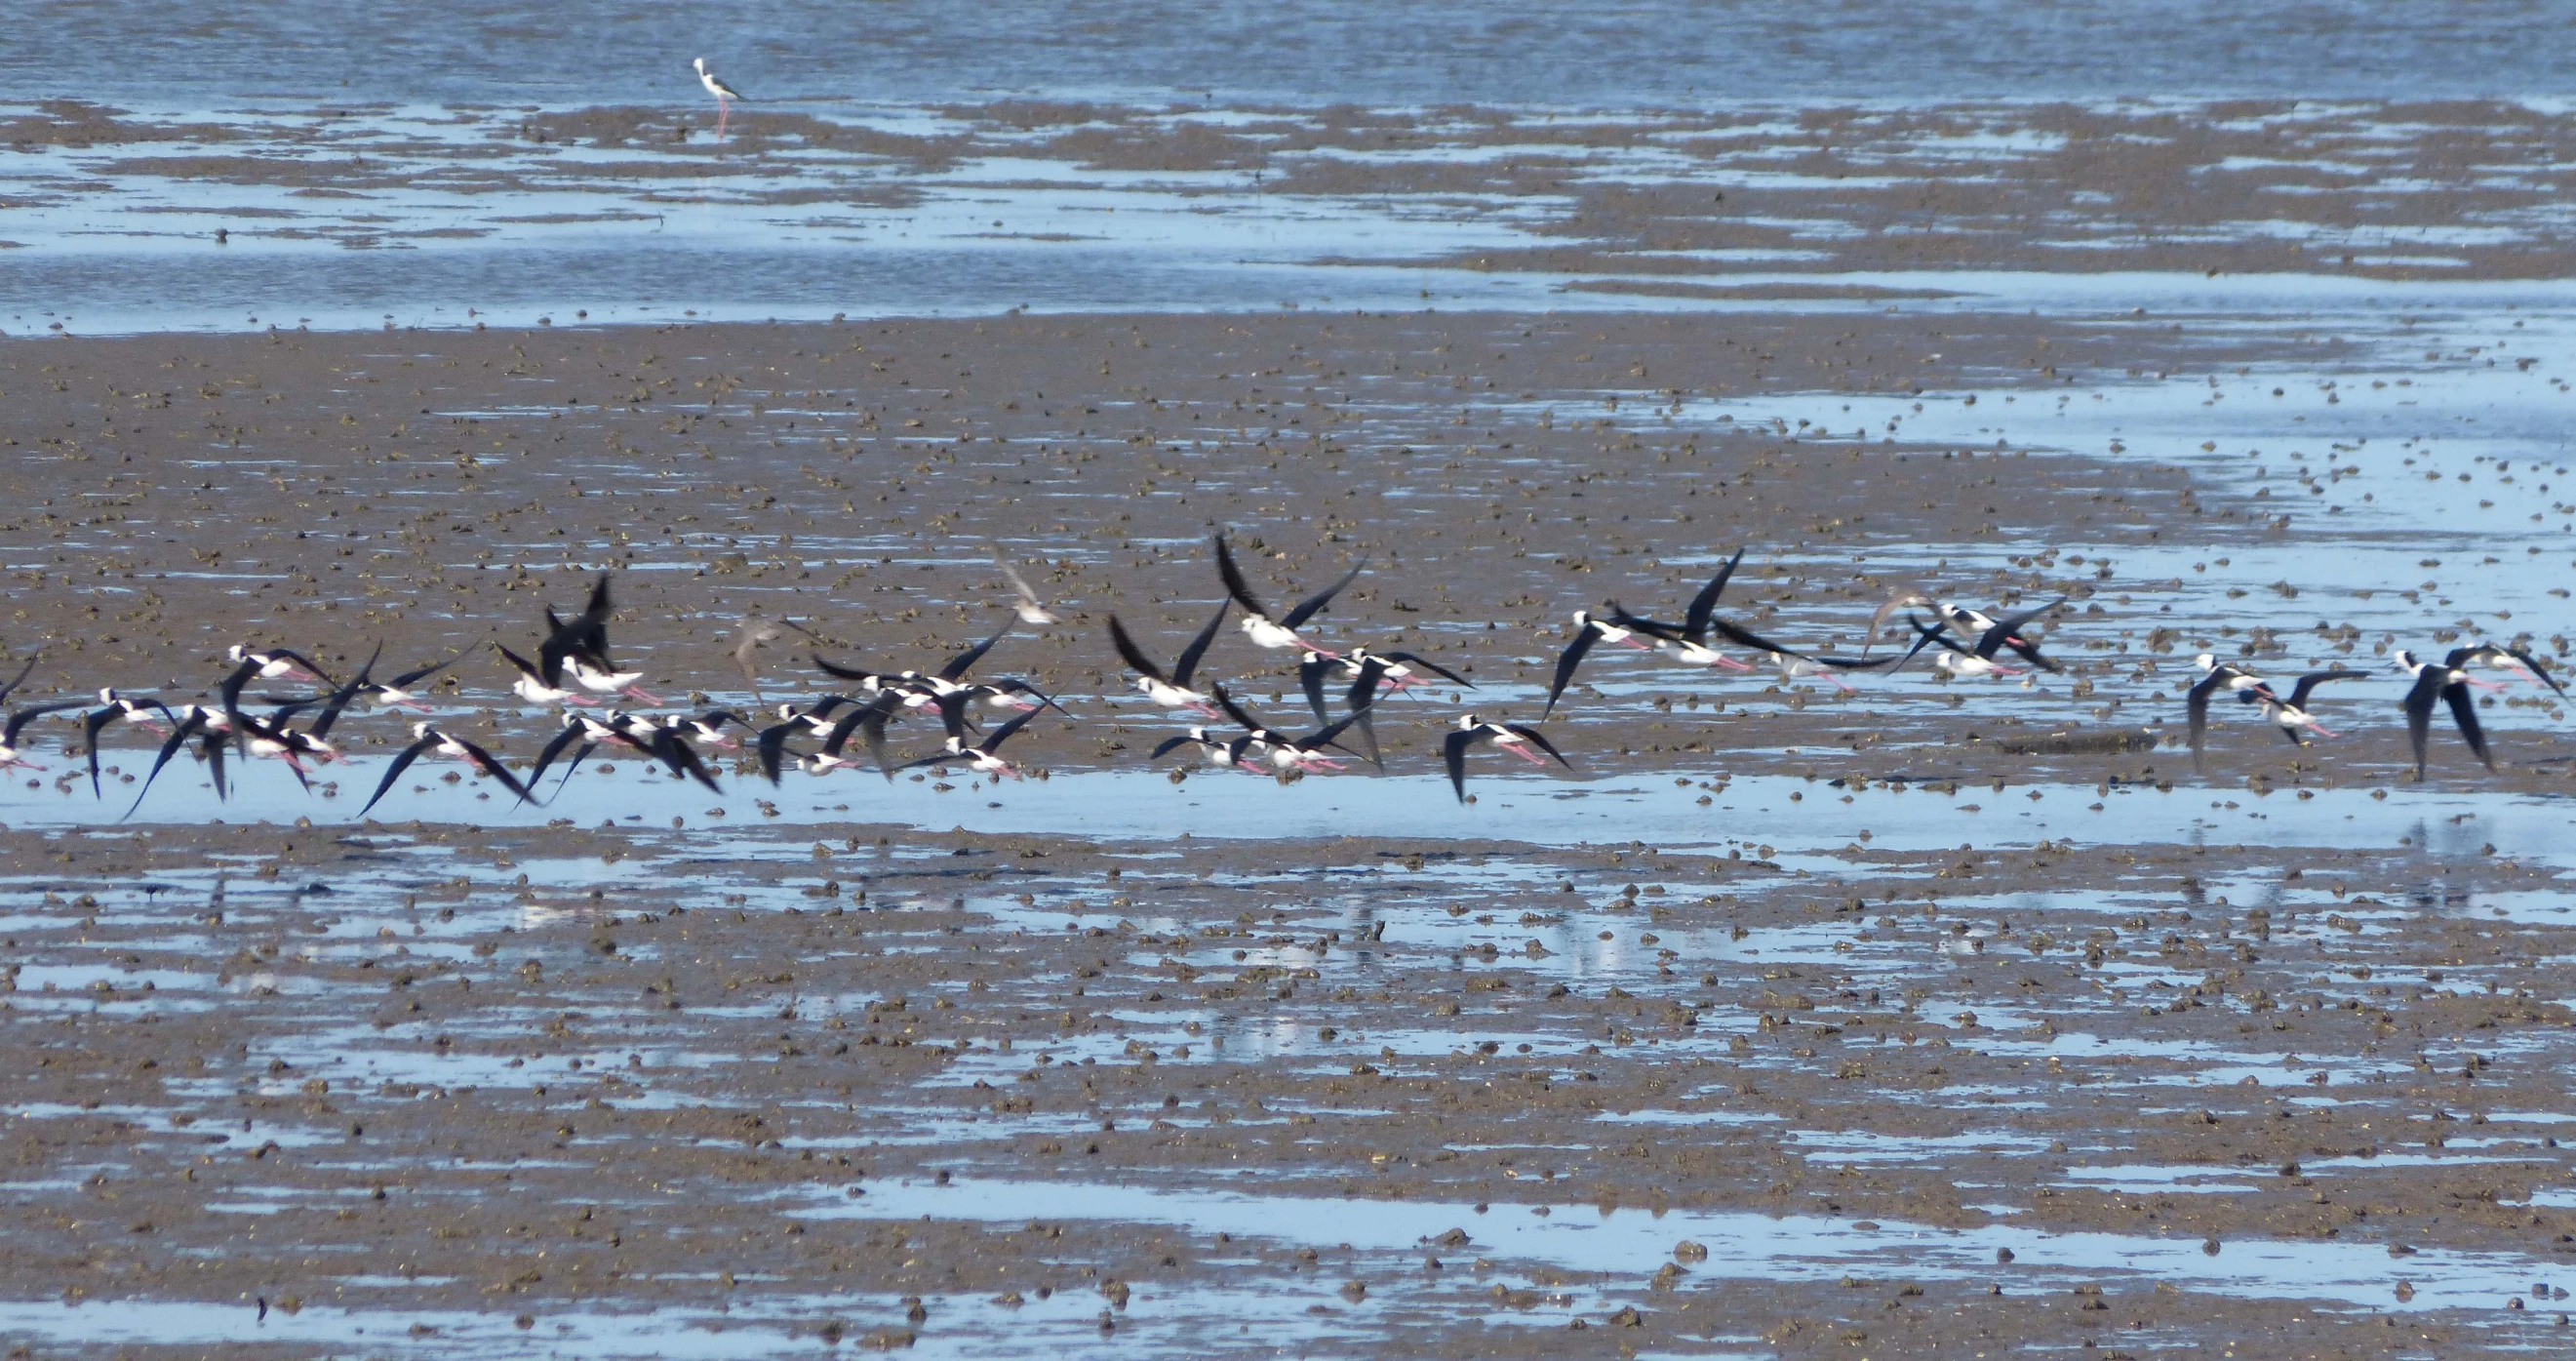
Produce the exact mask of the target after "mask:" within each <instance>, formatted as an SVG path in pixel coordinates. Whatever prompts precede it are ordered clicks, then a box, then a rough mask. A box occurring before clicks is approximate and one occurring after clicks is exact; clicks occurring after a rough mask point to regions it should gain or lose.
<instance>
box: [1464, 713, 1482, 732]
mask: <svg viewBox="0 0 2576 1361" xmlns="http://www.w3.org/2000/svg"><path fill="white" fill-rule="evenodd" d="M1483 724H1484V720H1483V719H1481V718H1478V717H1476V716H1475V715H1474V714H1460V715H1458V727H1459V728H1460V729H1461V730H1462V731H1463V730H1469V729H1474V728H1478V727H1481V726H1483Z"/></svg>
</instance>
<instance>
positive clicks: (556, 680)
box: [492, 643, 599, 705]
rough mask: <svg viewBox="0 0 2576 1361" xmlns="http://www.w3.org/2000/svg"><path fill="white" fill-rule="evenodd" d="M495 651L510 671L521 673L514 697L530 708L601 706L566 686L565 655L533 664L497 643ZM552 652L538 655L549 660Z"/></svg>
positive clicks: (513, 689)
mask: <svg viewBox="0 0 2576 1361" xmlns="http://www.w3.org/2000/svg"><path fill="white" fill-rule="evenodd" d="M492 650H493V651H495V652H498V653H500V654H501V660H503V661H506V662H508V663H509V664H510V669H511V670H513V671H516V672H518V673H519V678H518V679H517V680H514V681H512V682H510V693H511V694H514V695H517V696H518V697H519V698H521V699H524V700H526V701H527V702H529V703H530V704H566V705H580V704H596V703H598V702H599V701H597V700H595V699H591V698H589V697H588V696H585V695H583V694H582V693H581V692H580V691H578V690H575V689H573V688H572V687H571V686H569V685H566V684H564V674H563V658H562V656H561V654H554V655H553V656H552V657H551V659H550V660H546V661H537V662H532V661H529V660H528V659H527V658H525V657H522V656H520V655H519V654H518V653H515V652H512V651H511V650H510V649H508V648H507V647H504V646H502V645H501V644H499V643H494V644H493V645H492ZM548 652H549V650H548V649H544V648H540V649H538V652H537V655H538V656H539V657H547V656H548Z"/></svg>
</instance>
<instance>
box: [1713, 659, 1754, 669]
mask: <svg viewBox="0 0 2576 1361" xmlns="http://www.w3.org/2000/svg"><path fill="white" fill-rule="evenodd" d="M1716 665H1717V666H1718V668H1719V669H1721V670H1725V671H1750V670H1752V669H1753V668H1752V667H1750V666H1747V665H1745V664H1744V663H1742V662H1739V661H1737V660H1735V659H1734V658H1733V657H1720V658H1718V659H1717V662H1716Z"/></svg>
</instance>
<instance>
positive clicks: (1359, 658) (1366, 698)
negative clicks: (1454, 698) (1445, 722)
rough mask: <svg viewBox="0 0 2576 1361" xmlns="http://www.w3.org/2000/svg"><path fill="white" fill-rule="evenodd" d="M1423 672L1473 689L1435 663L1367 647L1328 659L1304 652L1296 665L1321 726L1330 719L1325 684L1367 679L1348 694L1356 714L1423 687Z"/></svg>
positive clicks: (1302, 685)
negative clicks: (1326, 707) (1326, 710)
mask: <svg viewBox="0 0 2576 1361" xmlns="http://www.w3.org/2000/svg"><path fill="white" fill-rule="evenodd" d="M1424 671H1428V672H1430V673H1431V674H1433V675H1435V676H1438V677H1440V678H1441V679H1443V680H1446V681H1448V682H1449V683H1450V684H1452V685H1458V686H1463V687H1465V688H1467V689H1469V690H1473V689H1475V688H1476V683H1475V682H1474V681H1471V680H1469V679H1467V678H1466V677H1465V676H1461V675H1459V674H1458V673H1457V672H1455V671H1452V670H1450V669H1449V668H1447V667H1445V666H1442V665H1440V664H1439V663H1438V662H1434V661H1428V660H1425V659H1424V658H1421V657H1417V656H1415V655H1414V654H1412V653H1410V652H1392V651H1390V652H1376V651H1372V650H1370V649H1369V648H1367V647H1355V648H1352V649H1351V650H1350V651H1349V652H1347V653H1345V654H1343V655H1342V656H1339V657H1327V656H1325V655H1324V654H1323V653H1320V652H1309V653H1307V654H1306V659H1305V660H1304V661H1302V662H1299V663H1298V664H1297V684H1298V686H1299V687H1300V688H1301V689H1303V690H1304V691H1305V692H1306V703H1307V705H1308V706H1309V707H1310V708H1312V709H1313V710H1314V711H1315V721H1316V722H1318V723H1321V722H1324V721H1325V720H1326V719H1328V718H1330V717H1331V715H1330V714H1327V713H1325V712H1324V687H1325V686H1326V685H1327V684H1330V683H1332V682H1335V681H1349V682H1357V681H1358V680H1359V679H1360V677H1362V676H1367V677H1368V678H1369V683H1368V684H1367V685H1366V686H1360V685H1357V684H1354V685H1353V686H1352V688H1351V691H1350V703H1351V708H1352V710H1353V711H1354V712H1357V711H1358V710H1361V709H1365V708H1367V707H1368V706H1369V705H1370V704H1373V703H1375V702H1377V701H1378V700H1380V699H1382V698H1384V697H1386V696H1387V695H1394V694H1401V693H1403V691H1404V690H1405V689H1406V688H1407V687H1409V686H1415V685H1420V684H1422V683H1423V682H1422V675H1421V673H1422V672H1424Z"/></svg>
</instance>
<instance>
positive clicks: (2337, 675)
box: [2290, 669, 2361, 709]
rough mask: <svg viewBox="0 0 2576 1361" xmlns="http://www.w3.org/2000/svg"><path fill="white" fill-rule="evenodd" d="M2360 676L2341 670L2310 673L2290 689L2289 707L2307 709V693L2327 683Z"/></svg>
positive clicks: (2353, 672)
mask: <svg viewBox="0 0 2576 1361" xmlns="http://www.w3.org/2000/svg"><path fill="white" fill-rule="evenodd" d="M2360 674H2361V673H2360V672H2358V671H2347V670H2341V669H2338V670H2334V671H2311V672H2309V673H2308V674H2306V675H2304V676H2301V677H2299V683H2298V684H2297V685H2296V686H2294V687H2292V688H2291V690H2290V707H2291V708H2293V709H2304V708H2306V707H2308V694H2309V692H2311V691H2313V690H2315V689H2316V688H2317V687H2318V686H2320V685H2323V684H2325V683H2326V682H2327V681H2339V680H2351V679H2353V678H2354V677H2356V676H2359V675H2360Z"/></svg>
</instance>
